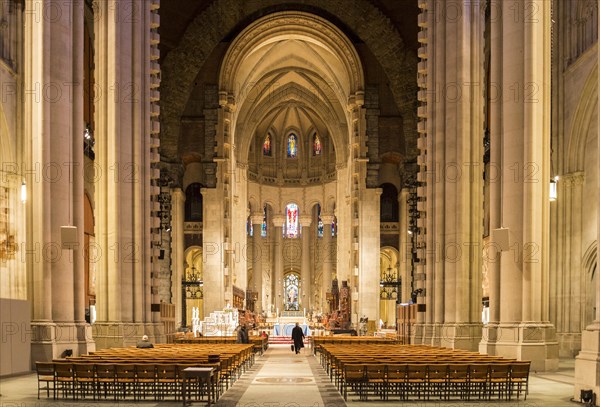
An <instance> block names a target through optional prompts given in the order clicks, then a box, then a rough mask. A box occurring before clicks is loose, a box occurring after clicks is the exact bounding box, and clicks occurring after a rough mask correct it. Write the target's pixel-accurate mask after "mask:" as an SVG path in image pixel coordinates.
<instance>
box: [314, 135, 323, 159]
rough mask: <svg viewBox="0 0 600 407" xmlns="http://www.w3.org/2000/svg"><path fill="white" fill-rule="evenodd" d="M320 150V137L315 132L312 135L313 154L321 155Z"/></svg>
mask: <svg viewBox="0 0 600 407" xmlns="http://www.w3.org/2000/svg"><path fill="white" fill-rule="evenodd" d="M321 150H322V147H321V139H320V138H319V135H318V134H317V133H315V134H314V135H313V155H321Z"/></svg>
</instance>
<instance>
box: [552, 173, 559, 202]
mask: <svg viewBox="0 0 600 407" xmlns="http://www.w3.org/2000/svg"><path fill="white" fill-rule="evenodd" d="M556 181H558V175H557V176H556V177H554V178H552V179H550V201H551V202H553V201H556V198H558V191H557V190H556Z"/></svg>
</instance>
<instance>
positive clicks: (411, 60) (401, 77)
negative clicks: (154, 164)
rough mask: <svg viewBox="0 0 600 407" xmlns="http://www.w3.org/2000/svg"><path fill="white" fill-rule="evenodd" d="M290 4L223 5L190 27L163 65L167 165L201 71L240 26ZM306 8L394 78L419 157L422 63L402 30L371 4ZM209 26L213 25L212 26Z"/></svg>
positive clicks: (233, 0)
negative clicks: (342, 31) (332, 21)
mask: <svg viewBox="0 0 600 407" xmlns="http://www.w3.org/2000/svg"><path fill="white" fill-rule="evenodd" d="M284 3H285V2H284V1H282V0H266V1H263V2H260V4H259V3H258V2H248V1H245V0H217V1H215V2H213V3H212V4H211V5H210V6H209V7H208V8H207V9H206V10H204V12H202V13H201V14H199V15H198V16H197V17H196V18H195V19H194V21H193V22H192V23H191V24H190V25H189V27H188V28H187V30H186V32H185V34H184V36H183V38H182V40H181V42H180V44H179V46H178V47H177V48H175V49H173V50H171V51H170V52H169V54H168V55H167V57H166V58H165V60H164V62H163V64H162V82H161V97H162V98H163V100H168V101H169V103H165V104H163V106H162V107H161V121H162V128H161V130H162V133H161V139H162V140H163V143H161V157H162V158H163V159H164V160H168V161H173V160H177V152H178V142H179V134H180V123H179V121H180V117H181V115H182V113H183V110H184V108H185V104H186V103H187V100H188V99H189V95H190V92H191V91H192V89H193V87H192V84H193V82H194V80H195V78H196V76H197V74H198V72H199V69H201V67H202V66H203V65H204V63H205V62H206V61H207V59H208V58H209V56H210V54H211V52H212V51H213V50H214V49H215V47H216V46H217V45H218V44H219V43H220V42H221V41H222V40H223V39H224V38H226V37H227V36H228V35H230V33H232V32H233V31H234V30H235V29H236V27H237V25H238V24H240V22H242V21H244V20H247V19H249V18H250V17H251V16H253V15H257V16H259V15H260V14H261V12H263V13H264V12H265V10H268V9H273V8H275V7H281V6H282V5H284ZM303 6H305V7H311V8H314V9H315V10H323V11H324V12H326V13H328V14H330V15H333V16H336V17H337V18H338V19H339V20H340V21H341V23H343V24H345V25H346V26H347V27H348V28H349V30H352V32H353V33H354V34H355V35H357V36H358V37H359V38H360V39H361V40H362V41H364V43H365V44H366V45H367V46H368V47H369V49H370V50H371V51H372V52H373V55H374V56H375V58H376V59H377V60H378V62H379V63H380V64H381V66H382V67H383V70H384V71H385V73H386V74H387V76H388V79H389V86H390V89H391V92H392V94H393V96H394V100H395V102H396V105H397V106H398V109H399V111H400V113H401V115H402V117H403V123H404V134H405V136H406V151H407V155H408V156H409V157H414V156H416V153H417V151H416V137H417V133H416V127H417V126H416V123H417V116H416V98H415V95H416V93H417V84H416V81H415V78H416V63H417V58H416V55H413V54H412V53H411V52H409V51H407V49H406V47H405V45H404V41H403V40H402V38H401V36H400V34H399V32H398V31H397V29H396V28H395V27H394V26H393V25H392V23H391V22H390V20H389V19H388V18H387V17H386V16H385V15H384V14H383V13H382V12H381V11H380V10H379V9H377V7H375V6H374V5H372V4H371V3H370V2H369V1H367V0H356V1H352V2H340V1H336V0H305V1H304V2H303ZM206 21H211V22H213V24H206V23H205V22H206Z"/></svg>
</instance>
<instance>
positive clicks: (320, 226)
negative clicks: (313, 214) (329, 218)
mask: <svg viewBox="0 0 600 407" xmlns="http://www.w3.org/2000/svg"><path fill="white" fill-rule="evenodd" d="M317 219H318V222H317V236H318V237H323V220H321V205H317Z"/></svg>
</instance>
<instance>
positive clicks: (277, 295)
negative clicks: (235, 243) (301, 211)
mask: <svg viewBox="0 0 600 407" xmlns="http://www.w3.org/2000/svg"><path fill="white" fill-rule="evenodd" d="M284 222H285V216H283V215H274V216H273V233H274V234H275V236H274V237H275V239H274V240H275V241H274V245H273V284H275V287H274V288H275V289H274V291H273V304H274V305H275V310H274V311H275V312H277V310H279V312H281V311H283V223H284ZM278 316H279V315H278Z"/></svg>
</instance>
